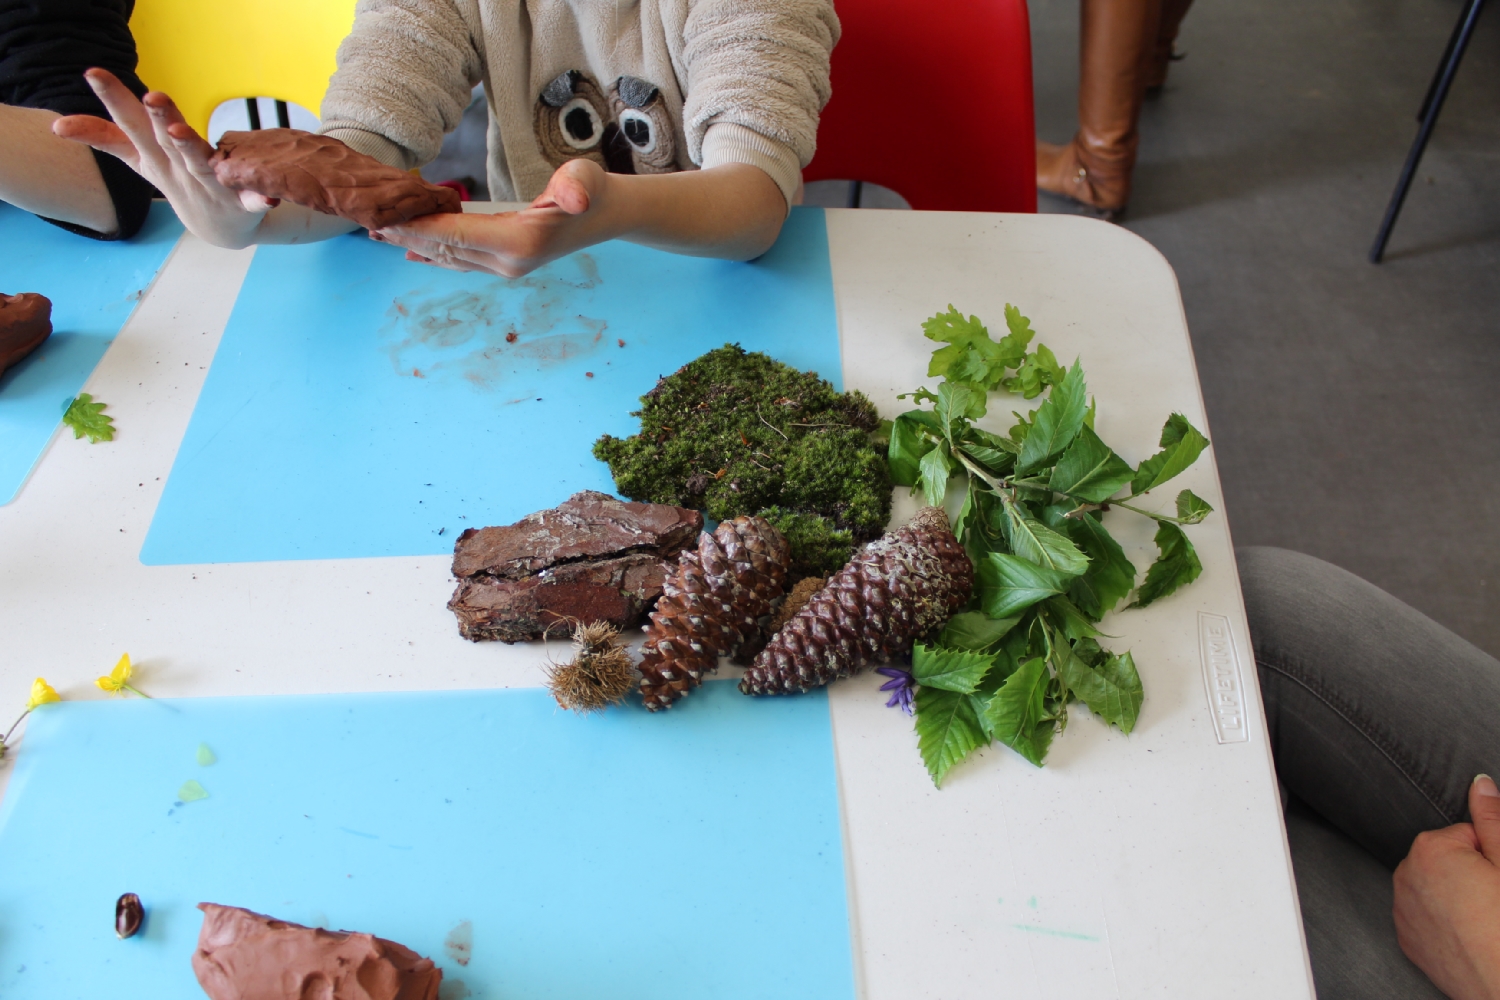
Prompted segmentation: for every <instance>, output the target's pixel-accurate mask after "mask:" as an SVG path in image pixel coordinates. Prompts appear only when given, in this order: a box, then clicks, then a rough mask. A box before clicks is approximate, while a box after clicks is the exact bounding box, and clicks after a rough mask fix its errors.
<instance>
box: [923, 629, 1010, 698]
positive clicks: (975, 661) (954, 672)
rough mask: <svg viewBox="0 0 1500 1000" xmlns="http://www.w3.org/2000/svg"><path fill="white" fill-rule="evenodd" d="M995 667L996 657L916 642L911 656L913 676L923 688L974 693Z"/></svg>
mask: <svg viewBox="0 0 1500 1000" xmlns="http://www.w3.org/2000/svg"><path fill="white" fill-rule="evenodd" d="M994 665H995V658H994V657H993V656H985V655H984V654H982V653H972V652H969V651H967V650H960V649H938V648H934V647H932V646H928V645H925V644H923V643H920V642H919V643H917V644H916V646H915V647H913V649H912V653H911V675H912V676H913V677H914V678H916V681H917V683H918V684H920V685H922V686H923V687H934V688H940V689H941V690H944V691H957V692H958V693H959V694H973V693H974V689H975V688H977V687H979V682H980V681H981V680H983V679H984V675H985V673H986V672H987V671H988V670H989V669H990V667H992V666H994Z"/></svg>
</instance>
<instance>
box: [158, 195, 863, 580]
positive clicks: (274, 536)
mask: <svg viewBox="0 0 1500 1000" xmlns="http://www.w3.org/2000/svg"><path fill="white" fill-rule="evenodd" d="M732 341H733V342H738V343H740V344H742V345H743V346H744V347H745V348H746V349H747V350H758V351H765V352H767V353H769V354H771V355H772V356H774V357H776V358H778V359H780V360H782V361H785V362H787V363H789V364H792V365H795V366H797V367H799V368H803V369H811V370H816V371H818V372H819V373H821V374H823V375H824V376H825V377H826V378H829V379H830V380H832V381H833V382H835V383H836V384H837V383H838V382H839V381H840V375H839V367H840V363H839V341H838V321H837V316H836V313H835V309H834V301H833V288H832V280H831V277H830V272H829V264H828V235H827V230H826V229H825V227H824V220H823V213H822V210H821V209H797V210H794V211H793V212H792V215H791V218H790V219H789V220H788V221H787V224H786V227H785V228H784V230H783V232H782V236H781V239H780V240H779V241H778V242H777V244H776V246H775V247H774V248H772V250H771V251H770V252H769V253H767V254H766V255H765V256H764V257H762V258H760V259H759V260H757V261H754V262H752V263H748V264H744V263H733V262H726V261H715V260H701V259H696V258H691V257H681V256H677V255H674V254H667V253H661V252H659V251H655V250H649V249H646V248H643V247H638V246H634V245H631V244H628V243H619V242H615V243H606V244H603V245H600V246H596V247H592V248H590V249H589V250H587V251H585V252H583V253H578V254H574V255H573V256H571V257H567V258H564V259H563V260H560V261H558V262H556V263H555V264H552V265H550V266H548V267H546V268H543V269H542V270H540V271H538V272H536V273H534V274H532V275H530V276H528V277H526V278H521V279H517V280H507V279H503V278H495V277H491V276H487V275H476V274H455V273H452V272H447V271H439V270H436V269H434V268H431V267H428V266H424V265H419V264H412V263H409V262H407V261H405V260H404V259H403V257H402V253H401V251H399V250H398V249H396V248H394V247H390V246H385V245H381V244H377V243H374V242H373V241H371V240H368V239H365V238H363V237H361V236H350V237H341V238H339V239H335V240H330V241H327V242H324V243H319V244H313V245H310V246H295V247H261V248H259V249H258V250H257V251H256V254H255V260H254V262H253V263H252V264H251V267H250V272H249V274H248V276H247V277H246V279H245V284H244V288H243V289H242V290H241V292H240V297H239V300H238V302H237V303H236V305H235V308H234V313H233V315H232V316H231V317H230V319H229V324H228V326H227V328H226V329H225V331H224V339H223V341H222V342H221V344H220V345H219V350H218V353H217V354H216V355H215V357H214V363H213V366H212V368H210V370H209V373H208V378H207V381H206V382H205V383H204V386H203V392H202V395H201V396H200V398H199V400H198V406H197V409H196V410H195V411H194V413H193V418H192V422H191V423H190V425H189V426H188V430H187V434H186V436H185V437H184V439H183V442H182V446H181V448H180V449H179V451H178V454H177V460H176V464H175V465H174V466H173V467H172V474H171V476H170V478H169V479H168V481H167V484H166V489H165V490H164V492H163V494H162V498H161V502H160V504H159V505H158V507H157V510H156V515H155V518H154V520H153V521H152V524H151V530H150V533H149V535H148V536H147V538H146V542H145V544H144V546H143V547H142V550H141V561H142V562H145V563H147V564H149V565H160V564H171V563H203V562H252V561H259V560H270V559H334V558H352V557H362V556H398V555H436V554H441V553H447V552H450V551H452V548H453V539H454V537H455V536H456V535H457V534H458V533H459V532H460V531H462V530H463V529H464V528H466V527H471V526H476V527H477V526H482V525H486V524H507V523H510V522H512V521H515V520H516V519H518V518H520V517H522V516H524V515H526V514H529V513H531V512H532V511H535V510H540V509H542V508H544V507H551V506H553V505H555V504H557V503H560V502H562V501H563V500H564V499H566V498H567V497H568V495H569V494H571V493H573V492H574V491H576V490H580V489H599V490H605V491H611V490H612V489H613V483H612V480H611V479H610V476H609V470H608V468H607V467H606V466H605V465H604V464H603V463H600V462H598V461H596V460H595V459H594V458H593V456H592V454H591V452H590V449H591V447H592V445H593V443H594V440H595V439H596V438H597V437H598V436H599V435H600V434H603V433H605V432H609V433H612V434H616V435H627V434H631V433H634V432H635V431H636V430H637V429H638V424H637V422H636V421H635V420H634V419H633V418H631V417H630V416H629V414H630V412H631V411H632V410H635V409H638V408H639V405H640V403H639V399H640V396H641V395H642V394H643V393H645V392H646V391H648V390H649V389H650V388H651V387H652V385H654V384H655V382H656V379H657V377H658V376H659V375H666V374H670V373H671V372H672V371H674V370H676V369H677V368H678V367H679V366H681V365H682V364H684V363H685V362H687V361H690V360H692V359H693V358H694V357H696V356H698V355H699V354H701V353H703V352H704V351H706V350H709V349H711V348H714V347H718V346H721V345H723V344H724V343H726V342H732Z"/></svg>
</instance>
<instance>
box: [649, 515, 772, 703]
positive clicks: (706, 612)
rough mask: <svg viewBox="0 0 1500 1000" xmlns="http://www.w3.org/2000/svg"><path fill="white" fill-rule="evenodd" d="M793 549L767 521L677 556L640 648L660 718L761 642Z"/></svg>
mask: <svg viewBox="0 0 1500 1000" xmlns="http://www.w3.org/2000/svg"><path fill="white" fill-rule="evenodd" d="M791 562H792V557H791V549H790V547H789V546H788V545H787V542H786V539H785V538H784V537H783V536H782V534H781V532H779V531H777V530H776V529H775V528H773V527H771V525H770V524H769V523H768V522H767V521H765V520H764V519H762V518H759V517H737V518H735V519H734V520H733V521H725V522H723V523H722V524H720V525H719V527H718V529H717V530H715V531H714V533H713V534H712V535H710V534H708V533H706V532H705V533H703V534H701V535H699V536H698V550H697V551H696V552H694V551H691V550H689V551H687V552H684V553H682V555H680V556H678V564H677V569H676V571H675V572H673V573H672V575H671V576H669V577H667V581H666V583H665V584H663V585H662V597H661V600H659V601H657V602H656V610H655V611H653V612H652V613H651V622H650V624H648V625H647V626H646V643H645V645H643V646H642V647H641V652H642V654H643V655H642V658H641V664H640V672H641V697H642V699H643V700H644V701H645V703H646V707H647V708H649V709H650V710H651V711H653V712H659V711H661V710H662V709H664V708H670V707H671V706H672V703H673V702H674V701H676V700H677V699H678V698H681V697H683V696H684V695H686V694H687V693H688V692H689V691H691V690H692V689H693V688H695V687H697V686H698V685H699V684H701V683H703V675H704V674H706V673H708V672H709V671H711V670H713V669H715V668H716V667H717V666H718V665H719V656H720V655H722V654H725V653H728V652H730V651H731V650H733V649H734V648H735V647H736V646H739V645H741V644H743V643H745V642H750V641H753V640H754V639H755V636H756V633H757V632H758V631H759V629H760V624H759V620H760V619H761V618H762V617H764V616H766V615H768V614H769V613H770V611H771V602H772V601H774V600H776V598H778V597H780V596H781V592H782V589H783V588H784V587H785V586H786V574H787V568H788V567H789V566H790V565H791Z"/></svg>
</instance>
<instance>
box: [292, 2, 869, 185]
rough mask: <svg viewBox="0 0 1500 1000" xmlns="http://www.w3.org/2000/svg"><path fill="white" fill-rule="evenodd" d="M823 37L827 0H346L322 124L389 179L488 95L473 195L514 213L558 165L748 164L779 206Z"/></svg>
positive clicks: (643, 168) (813, 104)
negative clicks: (484, 173)
mask: <svg viewBox="0 0 1500 1000" xmlns="http://www.w3.org/2000/svg"><path fill="white" fill-rule="evenodd" d="M838 36H839V22H838V18H837V17H836V16H835V14H834V12H833V5H832V2H831V0H359V3H358V5H357V7H356V8H355V16H354V30H353V31H352V32H351V33H350V34H349V37H348V38H346V39H345V40H344V42H343V44H342V45H340V46H339V52H338V71H337V72H336V73H335V74H334V76H333V79H332V81H331V82H330V84H329V88H328V94H327V96H326V97H325V98H324V100H323V109H322V115H323V127H322V131H323V132H324V133H325V134H327V135H332V136H335V137H336V138H338V139H341V140H343V141H344V142H345V143H347V144H349V145H350V146H352V147H354V148H355V149H357V150H359V151H361V152H363V153H368V154H370V155H371V156H374V157H375V158H376V159H379V160H381V161H383V162H384V163H387V164H389V165H392V166H398V167H401V168H403V169H410V168H412V167H416V166H420V165H422V164H425V163H427V162H429V161H430V160H432V159H433V158H434V157H436V156H437V154H438V150H439V148H440V147H441V145H442V141H443V135H444V134H445V133H447V132H450V131H452V130H453V129H454V128H456V127H457V126H458V123H459V119H460V117H461V116H462V115H463V110H464V107H465V106H466V105H467V104H468V102H469V92H470V90H471V88H472V87H473V86H474V84H476V83H479V82H480V81H483V82H484V85H485V94H486V95H487V99H488V101H489V110H490V127H489V137H488V138H489V162H488V167H489V186H490V192H491V197H493V198H495V199H496V200H506V201H511V200H523V201H529V200H530V199H532V198H535V197H536V196H537V195H539V194H541V192H542V189H543V188H545V187H546V185H547V180H548V178H550V177H551V176H552V172H553V171H554V170H555V169H556V168H557V166H558V165H559V164H561V163H563V162H564V161H566V160H568V159H573V158H576V157H587V158H589V159H593V160H595V161H596V162H598V163H600V164H601V165H603V166H605V167H606V168H607V169H610V170H612V171H614V172H616V173H661V172H666V171H673V170H687V169H692V168H694V167H712V166H716V165H718V164H722V163H748V164H752V165H754V166H756V167H759V168H761V169H762V170H764V171H765V172H766V173H767V174H769V175H770V176H771V178H772V179H773V180H775V181H776V184H777V186H778V187H780V188H781V190H782V193H783V194H785V195H786V197H787V201H788V202H789V203H790V201H791V199H792V196H793V194H794V193H795V192H796V190H797V186H798V184H799V183H800V180H801V168H802V167H804V166H806V164H807V162H808V161H809V160H811V159H812V155H813V150H814V147H815V143H816V138H817V129H818V114H819V112H820V111H821V110H822V108H823V106H824V104H826V103H827V101H828V96H829V83H828V55H829V53H830V52H831V51H832V49H833V46H834V43H835V42H836V41H837V40H838Z"/></svg>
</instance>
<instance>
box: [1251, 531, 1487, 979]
mask: <svg viewBox="0 0 1500 1000" xmlns="http://www.w3.org/2000/svg"><path fill="white" fill-rule="evenodd" d="M1237 555H1238V558H1239V565H1240V582H1241V584H1242V585H1243V587H1244V592H1245V609H1246V611H1247V612H1248V614H1249V618H1250V641H1251V645H1252V646H1253V647H1254V649H1255V663H1256V667H1257V668H1258V671H1259V674H1260V686H1261V693H1262V695H1263V697H1264V700H1265V706H1266V724H1267V727H1268V730H1267V731H1268V732H1269V734H1270V739H1271V749H1272V752H1273V753H1274V754H1275V757H1276V773H1277V776H1278V777H1279V778H1280V779H1281V783H1282V785H1283V786H1284V787H1285V788H1286V789H1287V791H1288V792H1289V793H1290V795H1291V797H1292V798H1291V801H1290V802H1289V804H1288V808H1287V815H1286V823H1287V836H1288V838H1289V840H1290V842H1291V848H1292V864H1293V867H1294V868H1295V870H1296V875H1297V892H1298V895H1299V897H1300V898H1301V902H1302V920H1303V924H1304V925H1305V927H1306V929H1307V946H1308V950H1309V952H1310V953H1311V955H1312V966H1313V979H1314V982H1315V983H1316V985H1317V988H1318V996H1319V998H1320V1000H1386V998H1390V1000H1424V998H1428V997H1432V998H1440V997H1442V996H1443V994H1442V993H1441V992H1440V991H1439V990H1438V989H1437V987H1435V986H1433V985H1432V983H1431V982H1430V981H1428V979H1427V977H1426V976H1424V975H1423V974H1422V972H1421V970H1419V969H1418V968H1417V967H1416V966H1414V965H1412V964H1411V963H1410V962H1409V961H1407V959H1406V956H1405V955H1403V954H1402V953H1401V949H1400V947H1399V946H1398V945H1397V944H1396V929H1395V926H1394V924H1393V923H1392V921H1391V892H1392V890H1391V870H1392V869H1393V868H1395V866H1396V865H1397V864H1398V863H1399V862H1400V861H1401V859H1402V858H1403V857H1405V856H1406V852H1407V850H1408V849H1409V848H1410V847H1411V842H1412V839H1413V838H1415V837H1416V835H1417V834H1418V833H1421V832H1422V831H1423V830H1432V829H1436V828H1438V827H1443V826H1449V825H1451V824H1453V823H1457V822H1460V821H1462V820H1464V819H1466V818H1467V813H1468V790H1469V783H1470V781H1471V780H1472V779H1473V777H1474V775H1475V774H1477V773H1479V772H1481V771H1482V772H1486V773H1489V774H1497V773H1500V720H1497V714H1500V661H1497V660H1496V659H1495V658H1494V657H1492V656H1489V655H1487V654H1486V653H1484V652H1483V651H1482V650H1480V649H1478V648H1477V647H1475V646H1473V645H1472V644H1470V643H1468V642H1465V641H1464V640H1463V639H1461V638H1459V637H1458V636H1456V635H1454V634H1453V633H1452V632H1449V631H1448V630H1447V629H1445V628H1443V627H1442V626H1441V625H1439V624H1437V623H1436V622H1434V621H1433V620H1432V619H1430V618H1428V617H1427V616H1425V615H1423V614H1422V613H1421V612H1419V611H1417V610H1415V609H1414V608H1411V607H1409V606H1408V605H1406V604H1403V603H1401V602H1400V601H1398V600H1396V598H1394V597H1392V596H1391V595H1389V594H1387V593H1386V592H1385V591H1383V590H1380V589H1379V588H1378V587H1375V586H1374V585H1372V584H1370V583H1366V582H1365V581H1364V580H1361V579H1360V578H1359V577H1357V576H1355V575H1353V574H1352V573H1348V572H1346V571H1344V570H1341V569H1339V568H1338V567H1337V566H1333V565H1330V564H1329V563H1326V562H1323V561H1322V560H1320V559H1314V558H1313V557H1312V556H1307V555H1302V554H1300V553H1297V552H1289V551H1287V550H1285V549H1273V548H1245V549H1240V550H1239V552H1238V553H1237Z"/></svg>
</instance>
